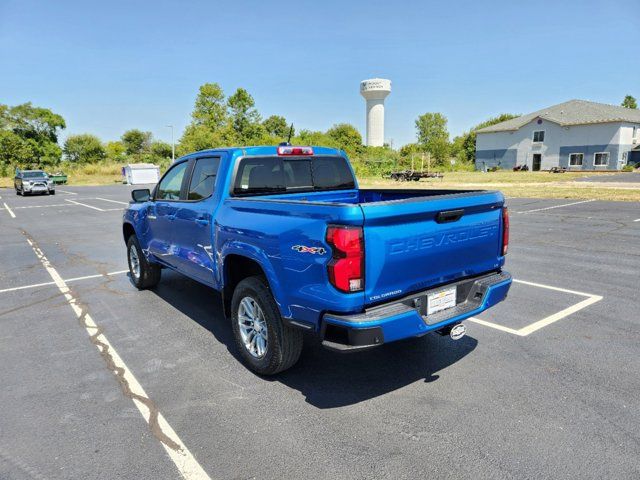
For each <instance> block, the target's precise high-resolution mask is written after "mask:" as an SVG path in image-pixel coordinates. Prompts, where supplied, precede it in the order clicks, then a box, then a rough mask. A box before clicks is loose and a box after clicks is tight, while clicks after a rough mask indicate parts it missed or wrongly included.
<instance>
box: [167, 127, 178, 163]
mask: <svg viewBox="0 0 640 480" xmlns="http://www.w3.org/2000/svg"><path fill="white" fill-rule="evenodd" d="M167 128H170V129H171V163H173V162H175V161H176V144H175V142H174V141H173V125H167Z"/></svg>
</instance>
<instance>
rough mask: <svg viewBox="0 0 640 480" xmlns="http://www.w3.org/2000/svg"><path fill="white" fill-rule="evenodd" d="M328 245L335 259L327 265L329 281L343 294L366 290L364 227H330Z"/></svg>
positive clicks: (328, 229)
mask: <svg viewBox="0 0 640 480" xmlns="http://www.w3.org/2000/svg"><path fill="white" fill-rule="evenodd" d="M327 243H328V244H329V245H331V247H332V250H333V258H332V259H331V260H330V261H329V264H328V265H327V270H328V273H329V281H330V282H331V284H332V285H333V286H334V287H336V288H337V289H338V290H340V291H343V292H359V291H361V290H363V289H364V244H363V238H362V227H351V226H340V225H330V226H329V228H327Z"/></svg>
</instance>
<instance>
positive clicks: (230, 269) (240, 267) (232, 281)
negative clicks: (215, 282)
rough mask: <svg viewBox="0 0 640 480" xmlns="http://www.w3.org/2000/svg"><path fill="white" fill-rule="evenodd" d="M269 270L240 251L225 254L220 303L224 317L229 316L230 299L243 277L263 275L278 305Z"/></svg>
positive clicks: (255, 259)
mask: <svg viewBox="0 0 640 480" xmlns="http://www.w3.org/2000/svg"><path fill="white" fill-rule="evenodd" d="M269 270H270V269H268V268H265V267H264V266H263V264H262V263H261V262H260V261H259V260H258V259H257V258H255V257H250V256H247V255H243V254H240V253H229V254H227V255H225V257H224V259H223V264H222V289H221V293H222V305H223V309H224V315H225V317H227V318H230V317H231V299H232V297H233V291H234V290H235V288H236V286H237V285H238V284H239V283H240V282H241V281H242V280H244V279H245V278H248V277H253V276H257V275H260V276H263V277H264V278H265V279H266V281H267V286H268V287H269V290H271V292H272V295H273V296H274V298H275V299H276V304H277V305H278V306H279V307H280V303H279V302H278V300H277V295H276V292H274V289H273V281H272V280H273V278H270V277H272V275H269V274H268V271H269ZM271 273H272V272H271Z"/></svg>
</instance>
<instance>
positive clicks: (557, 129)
mask: <svg viewBox="0 0 640 480" xmlns="http://www.w3.org/2000/svg"><path fill="white" fill-rule="evenodd" d="M477 133H478V135H477V139H476V168H477V169H478V170H483V169H485V168H490V167H493V166H498V167H500V168H506V169H511V168H513V167H514V166H516V165H527V166H528V167H529V168H530V169H531V170H549V169H550V168H552V167H558V166H559V167H567V168H569V169H571V170H619V169H620V168H622V167H623V166H624V165H626V164H627V162H628V161H629V160H630V157H631V153H630V152H631V150H633V149H634V148H635V147H637V146H638V144H640V110H632V109H628V108H623V107H617V106H614V105H605V104H602V103H594V102H587V101H584V100H570V101H568V102H565V103H561V104H559V105H554V106H552V107H549V108H545V109H544V110H539V111H537V112H533V113H529V114H528V115H522V116H521V117H518V118H514V119H512V120H507V121H506V122H502V123H498V124H496V125H492V126H490V127H486V128H483V129H480V130H478V132H477Z"/></svg>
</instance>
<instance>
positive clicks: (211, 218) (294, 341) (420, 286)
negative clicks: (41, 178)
mask: <svg viewBox="0 0 640 480" xmlns="http://www.w3.org/2000/svg"><path fill="white" fill-rule="evenodd" d="M122 228H123V230H122V231H123V235H124V241H125V243H126V245H127V257H128V262H129V269H130V276H131V280H132V282H133V283H134V285H135V286H136V287H137V288H138V289H145V288H151V287H154V286H155V285H157V284H158V282H159V281H160V275H161V271H162V269H163V268H169V269H172V270H175V271H177V272H179V273H182V274H184V275H186V276H188V277H190V278H192V279H194V280H196V281H198V282H201V283H203V284H205V285H208V286H210V287H212V288H214V289H216V290H218V291H220V292H221V294H222V300H223V306H224V313H225V316H226V317H227V318H229V319H230V320H231V327H232V330H233V334H234V338H235V341H236V343H237V347H238V349H239V351H240V354H241V356H242V359H243V361H244V362H245V364H246V365H247V366H248V367H249V368H250V369H252V370H253V371H255V372H257V373H259V374H262V375H271V374H275V373H278V372H281V371H283V370H285V369H287V368H289V367H291V366H292V365H293V364H295V362H296V361H297V360H298V358H299V356H300V352H301V349H302V338H303V332H304V331H309V332H313V333H315V334H316V335H318V336H319V337H320V340H321V341H322V344H323V345H324V346H325V347H327V348H330V349H333V350H336V351H340V352H350V351H357V350H361V349H365V348H369V347H374V346H377V345H381V344H383V343H387V342H393V341H396V340H400V339H404V338H408V337H415V336H420V335H424V334H426V333H428V332H431V331H436V332H438V333H440V334H443V335H449V336H451V338H453V339H457V338H460V337H461V336H463V335H464V332H465V329H464V326H463V325H462V324H461V323H460V322H461V321H462V320H464V319H466V318H468V317H470V316H472V315H476V314H478V313H480V312H482V311H483V310H485V309H487V308H489V307H491V306H493V305H495V304H496V303H498V302H500V301H502V300H504V298H505V297H506V295H507V292H508V290H509V287H510V286H511V276H510V275H509V274H508V273H507V272H505V271H503V270H502V267H503V265H504V261H505V255H506V253H507V246H508V242H509V217H508V214H507V209H506V208H505V206H504V197H503V196H502V194H501V193H499V192H495V191H478V190H401V189H390V190H386V189H359V188H358V183H357V181H356V179H355V176H354V173H353V170H352V168H351V165H350V163H349V161H348V159H347V156H346V154H345V152H343V151H341V150H335V149H331V148H323V147H296V146H291V145H281V146H277V147H246V148H224V149H215V150H205V151H201V152H197V153H192V154H189V155H186V156H184V157H182V158H180V159H178V160H177V161H176V162H175V163H174V164H173V165H172V166H171V168H170V169H169V170H168V171H167V172H166V173H165V174H164V176H163V177H162V179H161V180H160V182H159V183H158V184H157V185H156V186H155V188H154V189H153V191H149V190H147V189H140V190H134V191H133V192H132V201H131V203H130V204H129V206H128V207H127V209H126V210H125V212H124V218H123V227H122Z"/></svg>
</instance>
